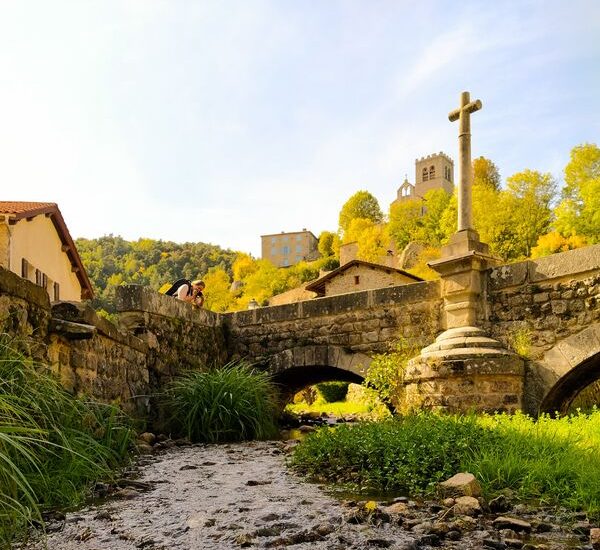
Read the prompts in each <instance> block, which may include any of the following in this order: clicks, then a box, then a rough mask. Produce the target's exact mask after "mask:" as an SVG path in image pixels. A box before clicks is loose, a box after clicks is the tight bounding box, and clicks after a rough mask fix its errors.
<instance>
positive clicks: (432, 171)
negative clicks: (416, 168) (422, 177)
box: [429, 166, 435, 180]
mask: <svg viewBox="0 0 600 550" xmlns="http://www.w3.org/2000/svg"><path fill="white" fill-rule="evenodd" d="M433 178H435V166H431V167H430V168H429V179H430V180H432V179H433Z"/></svg>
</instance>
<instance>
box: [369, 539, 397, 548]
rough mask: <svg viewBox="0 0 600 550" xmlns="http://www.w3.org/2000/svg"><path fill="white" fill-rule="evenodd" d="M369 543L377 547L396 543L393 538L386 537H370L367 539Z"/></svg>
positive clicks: (385, 546) (387, 546) (388, 546)
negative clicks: (387, 538) (386, 538)
mask: <svg viewBox="0 0 600 550" xmlns="http://www.w3.org/2000/svg"><path fill="white" fill-rule="evenodd" d="M367 544H368V545H369V546H375V547H376V548H390V546H392V544H394V543H393V542H392V541H391V540H385V539H369V540H367Z"/></svg>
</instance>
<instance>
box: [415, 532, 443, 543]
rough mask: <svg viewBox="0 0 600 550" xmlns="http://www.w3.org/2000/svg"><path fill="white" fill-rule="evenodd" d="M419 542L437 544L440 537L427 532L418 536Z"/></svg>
mask: <svg viewBox="0 0 600 550" xmlns="http://www.w3.org/2000/svg"><path fill="white" fill-rule="evenodd" d="M419 544H420V545H421V546H439V545H440V537H438V536H437V535H434V534H433V533H429V534H428V535H423V536H422V537H421V538H419Z"/></svg>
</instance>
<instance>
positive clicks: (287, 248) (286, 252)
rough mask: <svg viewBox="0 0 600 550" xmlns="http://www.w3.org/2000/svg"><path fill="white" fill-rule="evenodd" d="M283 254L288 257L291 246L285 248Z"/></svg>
mask: <svg viewBox="0 0 600 550" xmlns="http://www.w3.org/2000/svg"><path fill="white" fill-rule="evenodd" d="M281 253H282V254H283V255H284V256H287V255H288V254H289V253H290V247H289V246H284V247H283V248H282V249H281Z"/></svg>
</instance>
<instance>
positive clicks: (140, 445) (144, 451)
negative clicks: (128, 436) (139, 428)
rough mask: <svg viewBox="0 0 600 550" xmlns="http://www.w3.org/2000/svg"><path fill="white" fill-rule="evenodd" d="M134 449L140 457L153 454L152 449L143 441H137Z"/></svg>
mask: <svg viewBox="0 0 600 550" xmlns="http://www.w3.org/2000/svg"><path fill="white" fill-rule="evenodd" d="M135 447H136V449H137V452H138V453H140V454H141V455H151V454H152V453H153V452H154V447H153V446H152V445H148V443H146V442H144V441H138V442H137V443H136V445H135Z"/></svg>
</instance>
